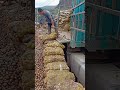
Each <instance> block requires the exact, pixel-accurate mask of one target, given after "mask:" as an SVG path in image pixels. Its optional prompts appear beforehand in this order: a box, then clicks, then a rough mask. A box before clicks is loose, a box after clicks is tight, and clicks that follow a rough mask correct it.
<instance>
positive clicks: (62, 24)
mask: <svg viewBox="0 0 120 90" xmlns="http://www.w3.org/2000/svg"><path fill="white" fill-rule="evenodd" d="M71 13H72V10H62V11H60V16H59V28H60V29H62V30H64V31H69V30H70V15H71Z"/></svg>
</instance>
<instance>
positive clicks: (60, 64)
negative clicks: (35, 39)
mask: <svg viewBox="0 0 120 90" xmlns="http://www.w3.org/2000/svg"><path fill="white" fill-rule="evenodd" d="M64 48H65V46H64V45H63V44H61V43H59V42H57V41H56V40H55V39H53V40H50V41H48V40H47V41H45V42H44V49H43V63H44V85H45V87H46V90H84V88H83V86H82V85H81V84H80V83H77V82H75V76H74V74H73V73H72V72H70V71H69V67H68V65H67V63H66V61H65V57H64V51H63V49H64ZM64 85H65V86H64Z"/></svg>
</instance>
